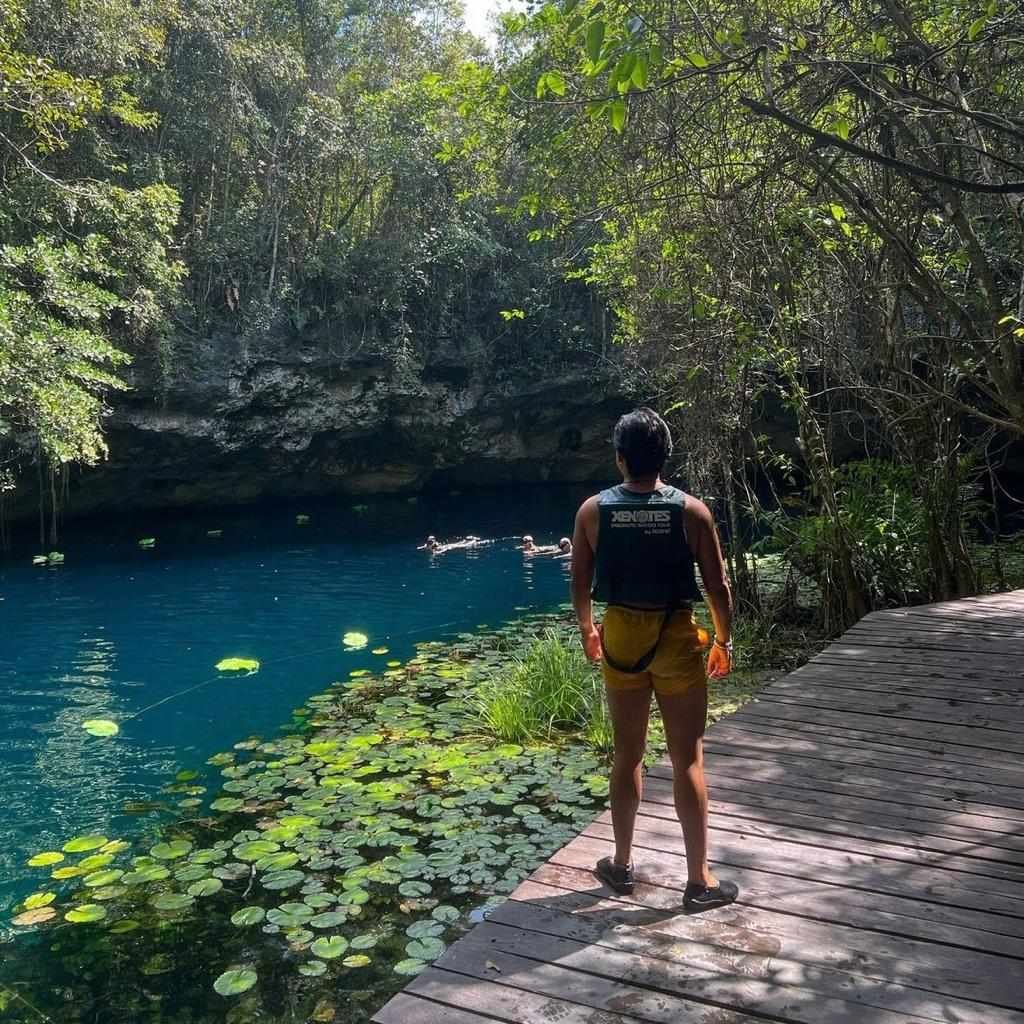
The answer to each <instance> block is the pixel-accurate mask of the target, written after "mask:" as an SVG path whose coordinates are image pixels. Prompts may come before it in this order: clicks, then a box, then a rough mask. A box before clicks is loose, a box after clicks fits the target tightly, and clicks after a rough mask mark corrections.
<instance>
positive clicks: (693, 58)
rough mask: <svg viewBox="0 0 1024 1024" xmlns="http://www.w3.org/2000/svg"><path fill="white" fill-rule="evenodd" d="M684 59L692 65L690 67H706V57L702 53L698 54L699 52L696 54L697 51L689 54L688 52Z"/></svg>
mask: <svg viewBox="0 0 1024 1024" xmlns="http://www.w3.org/2000/svg"><path fill="white" fill-rule="evenodd" d="M686 59H687V60H688V61H689V62H690V63H691V64H692V65H693V66H694V67H695V68H706V67H707V66H708V59H707V57H705V56H704V54H703V53H699V52H698V51H696V50H691V51H690V52H689V53H688V54H687V55H686Z"/></svg>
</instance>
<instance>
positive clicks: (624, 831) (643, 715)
mask: <svg viewBox="0 0 1024 1024" xmlns="http://www.w3.org/2000/svg"><path fill="white" fill-rule="evenodd" d="M606 692H607V694H608V710H609V713H610V714H611V719H612V729H613V732H614V736H615V758H614V761H613V763H612V776H611V782H610V785H609V794H608V795H609V802H610V803H611V808H612V829H613V830H614V832H615V863H616V864H621V865H625V864H629V863H630V853H631V850H632V847H633V826H634V824H635V822H636V812H637V809H638V808H639V806H640V797H641V795H642V793H643V764H644V749H645V748H646V746H647V723H648V721H649V719H650V717H651V690H650V687H644V688H642V689H632V690H620V689H614V688H612V687H610V686H609V687H608V688H607V691H606Z"/></svg>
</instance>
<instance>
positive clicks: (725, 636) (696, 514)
mask: <svg viewBox="0 0 1024 1024" xmlns="http://www.w3.org/2000/svg"><path fill="white" fill-rule="evenodd" d="M686 533H687V540H688V541H689V544H690V550H691V551H692V552H693V556H694V558H695V559H696V561H697V565H698V566H699V567H700V575H701V578H702V579H703V581H704V596H705V597H706V598H707V602H708V605H709V607H710V608H711V618H712V620H713V621H714V624H715V639H716V640H718V641H719V642H720V643H722V644H727V643H729V641H730V640H731V639H732V589H731V588H730V587H729V578H728V576H727V575H726V571H725V559H723V558H722V545H721V544H720V543H719V540H718V531H717V530H716V529H715V521H714V519H713V518H712V516H711V512H710V511H709V509H708V507H707V505H705V504H704V502H702V501H698V500H697V499H696V498H693V497H689V496H687V501H686ZM731 662H732V659H731V658H730V657H729V655H728V653H727V652H726V651H725V650H723V649H722V648H721V647H719V646H718V645H717V644H716V645H715V646H714V647H712V648H711V653H710V655H709V656H708V675H710V676H713V677H715V678H720V677H721V676H724V675H726V674H727V673H728V672H729V669H730V668H731V667H732V666H731Z"/></svg>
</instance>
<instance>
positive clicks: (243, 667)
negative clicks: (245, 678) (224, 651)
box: [214, 658, 260, 675]
mask: <svg viewBox="0 0 1024 1024" xmlns="http://www.w3.org/2000/svg"><path fill="white" fill-rule="evenodd" d="M214 668H215V669H217V671H218V672H247V673H248V674H249V675H252V674H253V673H254V672H258V671H259V670H260V663H259V661H258V660H257V659H256V658H221V660H220V661H218V662H217V664H216V665H214Z"/></svg>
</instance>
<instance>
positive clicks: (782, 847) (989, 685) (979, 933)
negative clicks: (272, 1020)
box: [374, 591, 1024, 1024]
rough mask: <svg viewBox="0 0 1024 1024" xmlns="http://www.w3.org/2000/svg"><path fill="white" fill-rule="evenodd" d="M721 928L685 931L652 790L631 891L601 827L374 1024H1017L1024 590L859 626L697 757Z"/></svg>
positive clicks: (660, 787) (664, 771) (715, 924)
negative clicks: (608, 884)
mask: <svg viewBox="0 0 1024 1024" xmlns="http://www.w3.org/2000/svg"><path fill="white" fill-rule="evenodd" d="M706 751H707V764H708V774H709V779H710V785H711V795H712V803H711V824H712V828H711V853H712V857H713V861H714V865H715V867H716V869H717V870H718V871H719V873H720V874H721V875H722V877H724V878H731V879H734V880H735V881H736V882H737V883H738V884H739V886H740V901H739V903H737V904H736V905H735V906H732V907H729V908H726V909H722V910H715V911H710V912H707V913H704V914H700V915H697V916H687V915H685V914H683V913H682V912H681V910H680V907H681V903H682V890H683V887H684V885H685V882H686V865H685V861H684V859H683V846H682V840H681V838H680V834H679V827H678V825H677V824H676V821H675V815H674V812H673V809H672V793H671V770H670V769H669V767H668V766H667V765H665V764H659V765H657V766H656V767H655V768H654V769H653V770H652V771H651V773H650V775H649V776H648V779H647V785H646V790H645V794H644V803H643V806H642V807H641V812H640V814H641V816H640V818H639V819H638V822H637V824H638V829H637V834H636V841H637V848H636V862H637V874H638V879H639V881H640V882H641V883H642V884H638V885H637V888H636V893H635V894H634V895H633V896H631V897H614V896H612V895H611V894H610V893H609V892H608V891H607V890H605V889H602V887H601V886H600V884H599V883H598V882H597V881H596V880H595V878H594V876H593V875H592V874H591V873H590V869H591V867H592V865H593V864H594V862H595V861H596V860H597V858H598V857H601V856H604V855H605V854H608V853H610V852H611V850H612V844H611V841H610V840H611V835H612V832H611V827H610V819H609V816H608V815H607V814H603V815H602V816H601V817H599V818H597V819H596V820H595V821H594V823H593V824H592V825H591V826H590V827H589V828H587V829H585V830H584V831H583V834H582V835H580V836H579V837H578V838H576V839H574V840H573V841H572V842H571V843H569V844H568V845H567V846H565V847H564V848H563V849H561V850H559V851H558V853H556V854H555V855H554V856H553V857H552V858H551V860H550V861H548V863H546V864H544V865H543V866H542V867H540V868H539V869H538V870H537V871H535V872H534V873H533V875H532V876H531V877H530V878H529V880H527V881H526V882H524V883H523V884H522V885H521V886H520V887H519V888H518V889H517V890H516V891H515V893H513V895H512V898H511V899H510V900H509V901H507V902H506V903H505V904H504V905H502V906H501V907H500V908H499V909H498V910H497V911H495V912H494V913H493V914H492V915H491V916H490V918H489V919H488V920H487V921H486V922H484V923H483V924H480V925H477V926H476V927H475V928H473V929H472V930H471V931H470V932H469V933H468V934H467V935H466V936H465V937H464V938H462V939H461V940H459V941H458V942H457V943H455V944H454V945H453V946H452V947H451V948H450V949H449V950H448V951H447V952H446V953H445V954H444V955H443V956H442V957H441V958H440V959H439V960H438V961H437V962H436V963H435V964H434V966H432V967H431V968H429V969H428V970H427V971H425V972H424V973H423V974H421V975H419V976H418V977H417V978H415V979H414V980H413V981H412V982H411V983H410V984H409V985H408V986H407V987H406V989H405V990H404V991H403V992H402V993H400V994H399V995H397V996H396V997H395V998H394V999H392V1000H391V1002H390V1003H388V1004H387V1005H386V1006H385V1007H384V1008H383V1009H382V1010H380V1011H379V1013H378V1014H377V1015H376V1017H374V1020H375V1021H377V1022H378V1024H478V1022H481V1021H506V1022H514V1024H540V1022H545V1024H627V1022H633V1021H651V1022H658V1024H669V1022H671V1024H755V1022H764V1021H765V1020H768V1021H778V1022H801V1024H842V1022H850V1024H897V1022H925V1021H932V1022H942V1024H950V1022H967V1024H1013V1022H1015V1024H1024V591H1017V592H1015V593H1013V594H1001V595H998V596H993V597H985V598H975V599H970V600H965V601H957V602H951V603H948V604H937V605H929V606H925V607H920V608H911V609H905V610H899V611H890V612H880V613H876V614H874V615H870V616H869V617H868V618H866V619H865V620H863V621H862V622H861V623H859V624H858V625H857V626H855V627H854V628H853V629H851V630H850V631H849V632H848V633H846V634H845V635H844V636H843V637H842V638H841V639H839V640H838V641H837V642H836V643H834V644H832V645H831V646H830V647H829V648H828V649H826V650H825V651H824V652H822V653H821V654H820V655H819V656H818V657H816V658H815V659H814V660H813V661H812V662H810V663H809V664H808V665H806V666H804V667H803V668H801V669H800V670H799V671H797V672H794V673H792V674H791V675H789V676H787V677H785V678H784V679H780V680H779V681H778V682H776V683H774V684H772V685H771V686H770V687H768V688H767V689H766V690H765V691H763V692H762V694H761V695H760V698H759V699H758V700H757V701H756V702H754V703H751V704H749V705H747V706H746V707H744V708H743V709H742V710H741V711H740V712H739V713H737V714H735V715H733V716H731V717H730V718H728V719H725V720H723V721H721V722H719V723H718V724H716V725H715V726H713V727H712V728H711V729H710V730H709V732H708V736H707V740H706Z"/></svg>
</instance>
